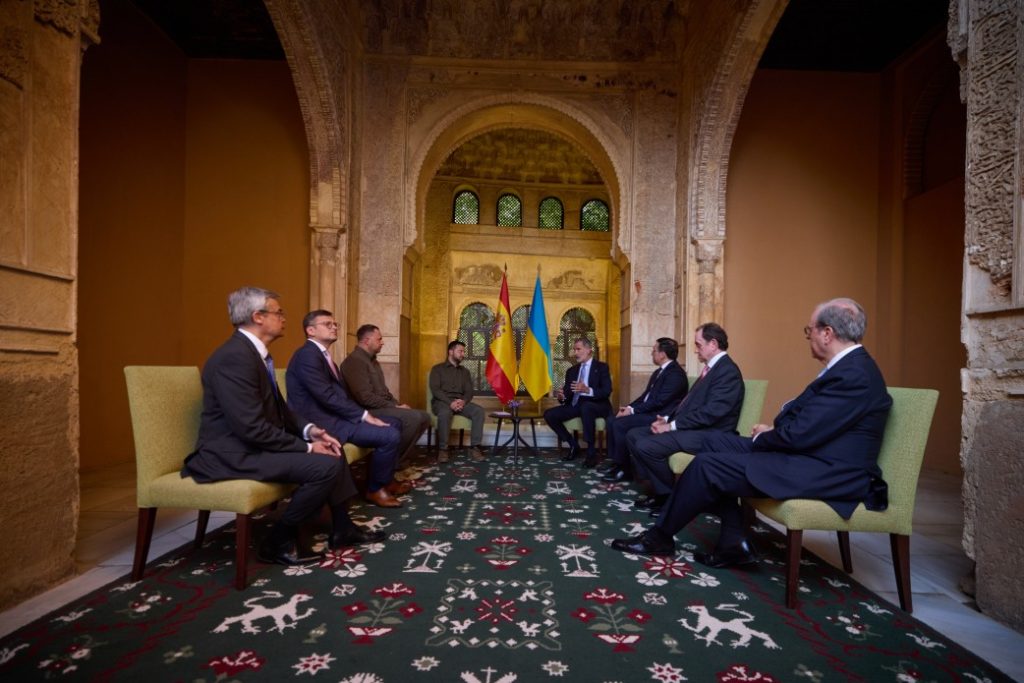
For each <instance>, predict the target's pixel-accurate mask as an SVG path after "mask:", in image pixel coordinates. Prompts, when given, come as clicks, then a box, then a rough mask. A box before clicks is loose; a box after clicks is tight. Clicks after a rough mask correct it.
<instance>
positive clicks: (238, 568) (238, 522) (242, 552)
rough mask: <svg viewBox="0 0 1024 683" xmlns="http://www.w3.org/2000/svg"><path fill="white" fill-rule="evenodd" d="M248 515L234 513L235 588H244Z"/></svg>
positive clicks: (247, 543)
mask: <svg viewBox="0 0 1024 683" xmlns="http://www.w3.org/2000/svg"><path fill="white" fill-rule="evenodd" d="M250 522H251V520H250V518H249V515H243V514H241V513H239V514H237V515H235V589H236V590H245V578H246V570H247V569H248V568H249V531H250V528H251V526H252V525H251V523H250Z"/></svg>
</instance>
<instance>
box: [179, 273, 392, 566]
mask: <svg viewBox="0 0 1024 683" xmlns="http://www.w3.org/2000/svg"><path fill="white" fill-rule="evenodd" d="M279 299H280V296H279V295H278V294H277V293H275V292H271V291H269V290H266V289H259V288H257V287H243V288H241V289H239V290H236V291H234V292H232V293H231V294H229V295H228V315H229V316H230V318H231V323H232V324H233V325H235V328H236V329H235V333H234V334H232V335H231V337H229V338H228V340H227V341H226V342H224V343H223V344H222V345H221V346H220V347H219V348H218V349H217V350H216V351H214V352H213V354H212V355H211V356H210V358H209V360H207V361H206V365H204V366H203V374H202V380H203V412H202V416H201V417H200V423H199V438H198V439H197V441H196V448H195V450H194V451H193V452H192V453H191V454H190V455H189V456H188V458H186V459H185V465H184V467H182V470H181V476H182V477H186V476H191V477H192V478H193V479H195V480H196V481H197V482H200V483H205V482H211V481H221V480H224V479H255V480H256V481H274V482H284V483H289V484H298V488H297V489H295V493H293V494H292V501H291V503H290V504H289V505H288V507H287V509H286V510H285V511H284V513H283V514H282V515H281V517H280V519H278V521H277V522H276V523H275V524H274V526H273V528H272V529H271V531H270V535H269V536H268V537H267V538H266V539H265V540H264V541H263V543H262V544H261V545H260V548H259V555H258V556H259V559H260V560H261V561H263V562H270V563H277V564H284V565H296V564H306V563H309V562H314V561H317V560H319V559H320V556H319V555H318V554H314V553H310V552H308V551H306V552H304V551H301V550H299V548H298V543H297V540H298V526H299V524H300V523H301V522H302V521H304V520H305V519H306V518H308V517H311V516H312V515H314V514H315V513H316V512H318V511H319V510H320V508H321V507H322V506H323V504H324V503H327V504H328V505H329V506H330V509H331V517H332V520H333V522H334V530H333V533H332V534H331V536H330V539H329V545H330V547H331V548H332V549H334V548H338V547H341V546H345V545H354V544H356V543H365V542H368V541H382V540H384V534H383V533H382V532H379V531H374V532H370V531H366V530H364V529H361V528H360V527H357V526H356V525H355V524H354V523H353V522H352V520H351V518H350V517H349V515H348V510H347V508H346V506H345V501H346V500H348V499H349V498H350V497H351V496H352V495H354V494H355V492H356V487H355V484H354V483H353V481H352V474H351V472H350V471H349V469H348V463H347V462H346V460H345V458H344V456H343V455H342V450H341V444H340V443H339V442H338V440H337V439H335V438H334V437H333V436H331V435H330V434H328V433H327V432H326V431H324V430H323V429H321V428H320V427H318V426H316V425H315V424H313V423H312V422H306V421H305V420H303V419H302V418H301V417H299V416H298V415H296V414H295V413H293V412H292V411H291V410H289V408H288V406H287V404H286V403H285V402H284V400H283V399H282V397H281V391H280V389H279V388H278V386H277V381H276V380H275V378H274V361H273V359H272V358H271V356H270V353H269V351H268V349H267V347H268V346H269V345H270V344H271V343H273V342H274V340H276V339H278V338H280V337H281V336H282V335H283V334H284V321H285V315H284V311H283V310H282V309H281V304H280V301H279Z"/></svg>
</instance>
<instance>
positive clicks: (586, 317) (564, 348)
mask: <svg viewBox="0 0 1024 683" xmlns="http://www.w3.org/2000/svg"><path fill="white" fill-rule="evenodd" d="M581 337H585V338H587V339H589V340H590V343H592V344H593V345H594V358H597V357H599V355H600V354H599V351H600V347H598V345H597V325H596V324H595V323H594V316H593V315H591V314H590V312H589V311H588V310H586V309H585V308H570V309H569V310H568V311H566V312H565V315H563V316H562V319H561V320H560V321H559V323H558V339H556V340H555V348H553V349H551V355H552V356H553V358H552V360H553V361H554V368H553V371H554V382H555V387H556V388H560V387H561V386H562V382H564V381H565V371H566V370H568V369H569V368H570V367H571V366H572V365H573V363H575V362H576V356H574V355H573V353H572V345H573V342H575V341H576V340H577V339H579V338H581Z"/></svg>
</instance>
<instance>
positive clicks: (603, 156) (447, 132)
mask: <svg viewBox="0 0 1024 683" xmlns="http://www.w3.org/2000/svg"><path fill="white" fill-rule="evenodd" d="M503 128H526V129H534V130H542V131H546V132H549V133H552V134H555V135H558V136H559V137H562V138H564V139H566V140H568V141H569V142H570V143H571V144H573V145H575V146H576V147H577V148H578V149H580V151H581V152H582V153H583V154H585V155H586V156H587V158H589V159H590V161H591V162H592V163H593V164H594V166H595V167H596V168H597V170H598V172H599V173H600V174H601V177H602V179H603V180H604V182H605V186H606V187H607V188H608V194H609V196H610V197H611V200H612V204H613V206H612V212H613V214H614V215H615V216H616V220H614V221H613V229H614V230H615V231H616V233H618V234H619V235H620V236H621V235H622V233H628V231H629V230H630V221H629V219H628V215H629V197H630V191H629V176H628V174H627V173H625V171H624V169H626V168H628V167H629V163H628V160H629V156H628V150H629V145H628V141H627V140H626V139H625V137H624V136H622V135H616V134H615V133H616V130H614V129H612V130H609V129H610V128H612V127H609V126H602V125H601V124H599V123H598V122H597V121H595V120H594V119H593V118H592V117H590V116H589V115H587V114H586V113H584V112H583V111H581V110H579V109H577V108H575V107H572V106H570V105H568V104H566V103H565V102H564V101H561V100H557V99H554V98H550V97H546V96H543V95H537V94H531V93H508V94H501V95H491V96H486V97H481V98H479V99H476V100H473V101H470V102H463V103H461V104H460V105H459V106H458V107H455V108H453V109H452V110H451V111H449V112H448V113H447V114H446V115H444V116H441V117H440V118H439V119H437V120H436V121H434V123H433V125H431V126H430V127H429V129H428V130H427V132H426V133H425V134H424V135H423V136H422V137H421V139H420V140H419V142H418V144H416V146H415V147H414V148H413V149H410V156H411V161H410V163H409V165H408V168H409V175H408V176H407V178H406V181H407V186H408V187H409V189H410V192H409V193H408V200H407V201H408V204H407V207H406V226H405V227H406V232H405V244H406V246H411V247H414V248H418V249H421V248H422V233H421V229H422V228H421V226H423V225H424V222H425V220H426V197H427V190H428V189H429V187H430V182H431V180H432V179H433V177H434V175H435V173H436V172H437V169H438V168H440V166H441V164H442V163H443V162H444V160H445V159H446V158H448V156H449V155H450V154H451V153H452V151H454V150H455V149H457V148H458V147H459V146H460V145H462V144H463V143H464V142H466V141H467V140H469V139H471V138H474V137H476V136H478V135H481V134H483V133H486V132H489V131H492V130H498V129H503ZM411 144H414V143H411ZM623 239H624V238H623Z"/></svg>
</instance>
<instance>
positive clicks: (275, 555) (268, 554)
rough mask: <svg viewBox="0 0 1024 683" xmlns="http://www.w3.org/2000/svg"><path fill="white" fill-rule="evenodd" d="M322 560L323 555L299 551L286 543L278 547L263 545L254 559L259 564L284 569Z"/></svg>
mask: <svg viewBox="0 0 1024 683" xmlns="http://www.w3.org/2000/svg"><path fill="white" fill-rule="evenodd" d="M323 558H324V556H323V555H321V554H320V553H314V552H313V551H312V550H299V547H298V545H297V544H295V543H288V544H286V545H283V546H278V547H274V546H273V545H270V544H268V543H263V544H261V545H260V548H259V550H258V551H257V552H256V559H258V560H259V561H260V562H263V563H264V564H283V565H284V566H286V567H296V566H301V565H304V564H313V563H314V562H319V561H320V560H322V559H323Z"/></svg>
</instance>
